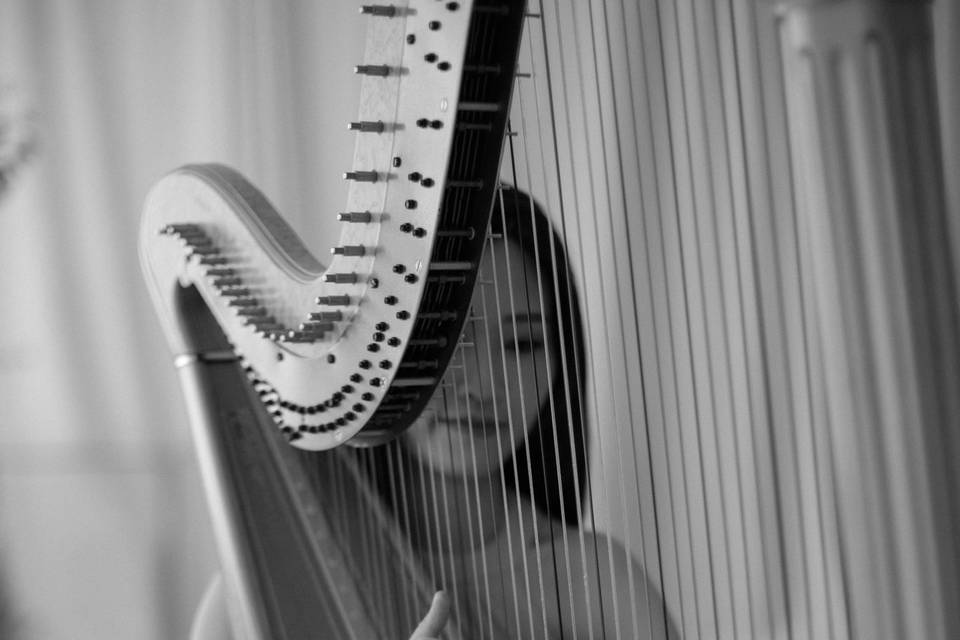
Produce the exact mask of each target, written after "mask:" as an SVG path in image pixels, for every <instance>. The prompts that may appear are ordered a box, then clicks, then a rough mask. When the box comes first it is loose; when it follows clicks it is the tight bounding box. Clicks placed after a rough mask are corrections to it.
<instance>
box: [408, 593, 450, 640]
mask: <svg viewBox="0 0 960 640" xmlns="http://www.w3.org/2000/svg"><path fill="white" fill-rule="evenodd" d="M449 617H450V598H449V597H448V596H447V594H446V593H444V592H443V591H437V593H435V594H434V596H433V602H431V603H430V610H429V611H427V615H425V616H424V617H423V620H421V621H420V624H419V625H417V628H416V629H414V630H413V635H411V636H410V640H437V639H438V638H439V637H440V632H441V631H443V628H444V627H445V626H446V625H447V618H449Z"/></svg>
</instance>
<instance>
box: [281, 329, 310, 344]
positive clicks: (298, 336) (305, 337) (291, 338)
mask: <svg viewBox="0 0 960 640" xmlns="http://www.w3.org/2000/svg"><path fill="white" fill-rule="evenodd" d="M281 340H282V341H283V342H315V341H316V336H315V335H313V334H310V333H304V332H303V331H292V330H291V331H287V333H286V334H285V335H284V336H282V337H281Z"/></svg>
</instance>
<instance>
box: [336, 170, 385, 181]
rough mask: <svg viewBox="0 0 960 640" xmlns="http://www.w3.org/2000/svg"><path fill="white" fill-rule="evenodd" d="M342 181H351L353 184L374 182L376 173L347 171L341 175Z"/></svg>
mask: <svg viewBox="0 0 960 640" xmlns="http://www.w3.org/2000/svg"><path fill="white" fill-rule="evenodd" d="M343 179H344V180H353V181H355V182H376V181H377V172H376V171H347V172H346V173H344V174H343Z"/></svg>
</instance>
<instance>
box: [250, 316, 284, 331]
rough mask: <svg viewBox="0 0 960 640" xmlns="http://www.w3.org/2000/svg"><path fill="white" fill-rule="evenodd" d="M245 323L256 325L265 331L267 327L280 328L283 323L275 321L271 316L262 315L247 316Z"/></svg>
mask: <svg viewBox="0 0 960 640" xmlns="http://www.w3.org/2000/svg"><path fill="white" fill-rule="evenodd" d="M246 324H248V325H251V326H253V327H256V328H257V329H259V330H262V331H265V330H269V329H282V328H283V325H281V324H279V323H277V321H276V320H275V319H274V318H273V317H272V316H264V317H259V318H247V322H246Z"/></svg>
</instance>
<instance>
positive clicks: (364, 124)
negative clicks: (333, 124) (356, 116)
mask: <svg viewBox="0 0 960 640" xmlns="http://www.w3.org/2000/svg"><path fill="white" fill-rule="evenodd" d="M384 128H385V126H384V124H383V121H382V120H377V121H376V122H372V121H370V120H361V121H360V122H351V123H349V124H347V131H360V132H361V133H383V130H384Z"/></svg>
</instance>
